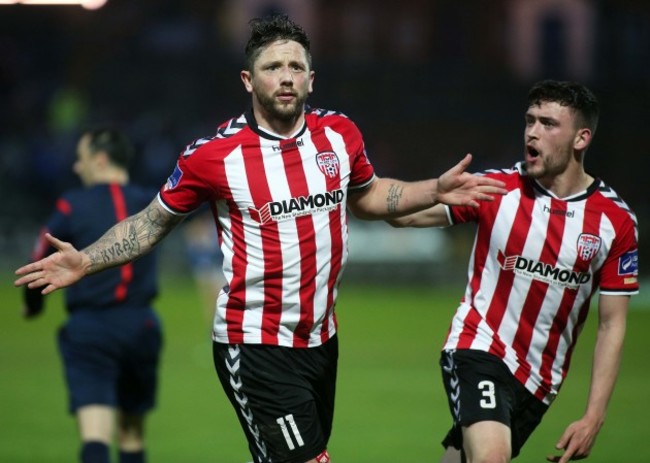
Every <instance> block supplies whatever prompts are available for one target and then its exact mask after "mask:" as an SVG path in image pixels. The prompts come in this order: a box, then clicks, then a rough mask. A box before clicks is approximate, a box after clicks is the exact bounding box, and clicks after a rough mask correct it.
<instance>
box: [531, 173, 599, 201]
mask: <svg viewBox="0 0 650 463" xmlns="http://www.w3.org/2000/svg"><path fill="white" fill-rule="evenodd" d="M593 181H594V178H593V177H592V176H591V175H589V174H588V173H586V172H585V171H584V170H582V171H580V172H579V173H576V174H575V175H572V176H568V175H560V176H556V177H554V178H553V179H551V180H550V181H548V182H545V181H544V179H539V183H540V184H541V185H542V186H544V187H545V188H546V189H547V190H549V191H550V192H552V193H553V194H554V195H555V196H557V197H558V198H568V197H570V196H573V195H575V194H578V193H580V192H582V191H585V190H586V189H587V188H589V185H591V184H592V183H593Z"/></svg>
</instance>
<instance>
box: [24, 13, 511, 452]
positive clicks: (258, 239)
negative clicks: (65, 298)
mask: <svg viewBox="0 0 650 463" xmlns="http://www.w3.org/2000/svg"><path fill="white" fill-rule="evenodd" d="M251 28H252V31H251V36H250V39H249V41H248V43H247V46H246V50H245V55H246V68H245V70H243V71H241V80H242V82H243V85H244V88H245V89H246V91H247V92H248V93H250V95H251V98H252V108H251V109H250V110H248V111H246V112H245V113H244V114H242V115H240V116H237V117H234V118H232V119H230V120H228V121H226V122H225V123H223V124H222V125H221V126H220V127H219V128H218V130H217V133H216V135H214V136H210V137H207V138H203V139H199V140H196V141H195V142H193V143H191V144H190V145H189V146H187V147H186V148H185V150H184V151H183V152H182V153H181V154H180V156H179V160H178V163H177V165H176V168H175V170H174V171H173V173H172V174H171V175H170V177H169V179H168V181H167V183H166V184H165V185H164V186H163V187H162V188H161V189H160V192H159V193H158V195H157V197H156V198H155V199H154V200H153V201H152V202H151V203H150V204H149V205H148V206H147V207H146V208H145V209H144V210H143V211H141V212H139V213H138V214H136V215H134V216H132V217H129V218H127V219H126V220H124V221H123V222H121V223H120V224H118V225H117V226H115V227H113V228H111V229H110V230H109V231H108V232H107V233H106V234H105V235H104V236H103V237H102V238H100V239H99V240H98V241H96V242H95V243H93V244H90V245H88V246H87V247H86V248H85V249H83V250H82V251H81V252H79V251H77V250H76V249H75V248H73V247H72V246H71V245H70V244H68V243H64V242H62V241H60V240H58V239H56V238H54V237H52V236H50V235H47V236H48V239H49V240H50V242H51V243H52V244H53V245H54V246H56V247H57V248H58V249H59V252H58V253H57V254H55V255H53V256H51V257H49V258H48V259H45V260H42V261H39V262H36V263H33V264H31V265H27V266H24V267H22V268H20V269H18V270H17V274H18V275H21V277H20V278H18V279H17V280H16V284H17V285H24V284H27V285H28V287H30V288H36V287H43V286H44V289H43V293H45V294H47V293H50V292H52V291H54V290H55V289H57V288H60V287H63V286H67V285H69V284H71V283H73V282H75V281H77V280H78V279H80V278H82V277H83V276H84V275H87V274H90V273H95V272H97V271H99V270H102V269H105V268H108V267H111V266H114V265H119V264H123V263H125V262H129V261H131V260H133V259H135V258H136V257H139V256H142V255H144V254H145V253H147V252H148V251H149V250H150V249H151V248H152V247H153V246H154V245H155V244H156V243H158V242H159V241H160V240H161V239H162V238H163V237H164V236H165V235H167V234H168V233H169V232H170V231H171V230H172V229H173V228H174V227H175V226H176V225H177V224H178V223H180V222H181V221H182V220H183V217H185V216H186V215H188V214H189V213H191V212H192V211H194V210H195V209H197V208H198V207H199V206H200V205H201V203H203V202H207V203H209V205H210V207H211V209H212V212H213V214H214V217H215V222H216V224H217V231H218V237H219V241H220V245H221V250H222V253H223V259H224V261H223V270H224V275H225V277H226V281H227V285H226V287H224V288H223V289H222V290H221V291H220V293H219V295H218V296H217V303H216V314H215V318H214V329H213V340H214V343H213V354H214V364H215V368H216V371H217V374H218V377H219V379H220V381H221V384H222V386H223V389H224V391H225V393H226V394H227V396H228V397H229V399H230V401H231V402H232V405H233V407H234V409H235V411H236V413H237V415H238V417H239V420H240V423H241V426H242V428H243V431H244V433H245V435H246V438H247V439H248V444H249V449H250V452H251V454H252V456H253V458H254V460H255V462H256V463H266V462H271V461H273V462H274V463H282V462H286V463H305V462H310V463H315V462H317V463H324V462H328V461H330V460H329V456H328V453H327V443H328V439H329V437H330V432H331V427H332V418H333V411H334V395H335V383H336V372H337V359H338V341H337V337H336V332H337V324H336V317H335V314H334V307H335V303H336V296H337V291H338V286H339V283H340V280H341V276H342V271H343V268H344V267H345V264H346V261H347V257H348V248H347V238H348V225H347V215H346V214H347V208H350V209H351V210H352V212H353V213H354V214H355V215H357V216H359V217H362V218H366V219H387V218H390V217H395V216H398V215H399V214H406V213H411V212H415V211H417V210H420V209H424V208H427V207H431V206H433V205H434V204H436V203H438V202H445V203H450V204H457V205H465V206H467V207H469V208H472V207H477V206H478V202H479V201H483V200H488V201H489V200H493V199H494V196H493V195H495V194H501V193H503V191H504V190H503V189H502V188H501V187H502V185H503V184H502V183H501V182H499V181H497V180H493V179H490V178H488V177H484V176H475V175H471V174H469V173H467V172H465V169H466V167H467V166H468V165H469V163H470V161H471V156H469V155H467V156H466V157H465V158H464V159H463V160H462V161H461V162H459V163H458V164H457V165H456V166H454V167H453V168H452V169H450V170H449V171H447V172H445V173H444V174H443V175H441V176H440V178H438V179H431V180H424V181H420V182H410V183H407V182H402V181H398V180H393V179H388V178H378V177H377V176H376V175H375V173H374V170H373V167H372V165H371V164H370V161H369V160H368V157H367V156H366V151H365V148H364V142H363V139H362V136H361V133H360V132H359V130H358V128H357V127H356V125H355V124H354V123H353V122H352V121H351V120H350V119H348V118H347V117H345V116H344V115H342V114H341V113H339V112H336V111H328V110H324V109H312V108H309V107H307V106H306V105H305V101H306V99H307V97H308V95H309V94H310V93H311V92H312V86H313V81H314V71H313V69H312V61H311V54H310V51H309V48H310V47H309V45H310V44H309V39H308V37H307V36H306V34H305V33H304V31H303V29H302V28H301V27H300V26H298V25H297V24H295V23H294V22H293V21H291V20H290V19H289V18H288V17H286V16H284V15H279V16H272V17H268V18H264V19H257V20H253V21H252V22H251Z"/></svg>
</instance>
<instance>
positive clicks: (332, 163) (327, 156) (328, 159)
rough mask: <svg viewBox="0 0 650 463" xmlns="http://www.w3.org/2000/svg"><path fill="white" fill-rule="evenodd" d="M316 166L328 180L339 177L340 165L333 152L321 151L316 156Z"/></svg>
mask: <svg viewBox="0 0 650 463" xmlns="http://www.w3.org/2000/svg"><path fill="white" fill-rule="evenodd" d="M316 164H318V168H319V169H320V171H321V172H322V173H323V174H325V175H327V176H328V177H330V178H336V177H337V176H338V175H339V170H340V167H341V165H340V163H339V158H338V156H337V155H336V153H335V152H334V151H322V152H320V153H318V154H317V155H316Z"/></svg>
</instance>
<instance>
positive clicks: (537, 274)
mask: <svg viewBox="0 0 650 463" xmlns="http://www.w3.org/2000/svg"><path fill="white" fill-rule="evenodd" d="M486 175H489V176H490V177H494V178H496V179H499V180H502V181H504V182H505V183H506V189H507V191H508V192H507V194H506V195H505V196H502V197H498V198H497V200H496V201H494V202H482V203H481V204H480V207H479V208H477V209H474V208H469V207H447V212H448V214H449V219H450V222H451V223H454V224H455V223H462V222H470V221H473V222H477V223H478V227H477V232H476V237H475V241H474V246H473V250H472V255H471V258H470V262H469V269H468V284H467V288H466V290H465V295H464V297H463V300H462V302H461V305H460V307H459V308H458V310H457V311H456V314H455V316H454V318H453V320H452V324H451V328H450V331H449V333H448V336H447V339H446V341H445V344H444V349H477V350H482V351H487V352H490V353H492V354H494V355H496V356H498V357H500V358H502V359H503V361H504V362H505V363H506V365H507V366H508V368H509V369H510V371H512V373H513V374H514V375H515V377H516V378H517V379H518V380H519V381H520V382H521V383H522V384H524V385H525V386H526V388H527V389H528V390H529V391H531V392H532V393H533V394H534V395H535V396H536V397H538V398H539V399H540V400H543V401H544V402H546V403H550V402H551V401H552V400H553V398H554V397H555V395H556V394H557V392H558V390H559V388H560V385H561V383H562V381H563V380H564V378H565V376H566V374H567V371H568V368H569V363H570V361H571V353H572V351H573V347H574V345H575V342H576V339H577V337H578V335H579V333H580V331H581V329H582V327H583V324H584V322H585V320H586V318H587V314H588V311H589V304H590V299H591V296H592V295H593V294H594V293H595V292H596V291H597V290H599V291H600V293H601V294H610V295H633V294H637V293H638V289H639V285H638V280H637V272H638V250H637V242H638V231H637V221H636V216H635V215H634V213H633V212H632V211H631V210H630V208H629V207H628V206H627V205H626V204H625V203H624V202H623V200H622V199H621V198H619V197H618V195H617V194H616V192H614V191H613V190H612V189H611V188H610V187H608V186H607V185H605V184H604V183H603V182H602V181H601V180H598V179H597V180H595V181H594V182H593V184H592V185H591V186H590V187H589V188H588V189H587V190H586V191H584V192H582V193H580V194H577V195H574V196H572V197H569V198H563V199H559V198H557V197H556V196H554V195H553V194H552V193H551V192H549V191H547V190H546V189H544V188H543V187H542V186H541V185H540V184H539V183H538V182H537V181H535V180H534V179H531V178H530V177H528V176H526V174H525V171H524V167H523V164H521V163H519V164H517V165H516V166H515V167H514V168H513V169H511V170H503V171H489V172H486Z"/></svg>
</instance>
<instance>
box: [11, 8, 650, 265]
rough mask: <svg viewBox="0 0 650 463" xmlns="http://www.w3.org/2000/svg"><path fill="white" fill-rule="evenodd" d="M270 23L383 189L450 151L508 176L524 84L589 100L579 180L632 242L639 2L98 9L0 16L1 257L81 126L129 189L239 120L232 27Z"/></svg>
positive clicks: (242, 97) (649, 30)
mask: <svg viewBox="0 0 650 463" xmlns="http://www.w3.org/2000/svg"><path fill="white" fill-rule="evenodd" d="M277 11H283V12H286V13H288V14H289V15H290V16H291V17H292V18H293V19H295V20H296V21H297V22H299V23H300V24H302V25H303V27H304V28H305V29H306V30H307V32H308V33H309V34H310V36H311V37H312V42H313V43H312V52H313V55H314V68H315V70H316V81H315V92H314V94H313V95H312V97H311V99H310V103H311V104H312V105H313V106H317V107H323V108H327V109H336V110H339V111H342V112H344V113H347V114H349V115H350V116H351V117H353V119H354V120H355V121H356V122H357V123H358V124H359V125H360V126H361V128H362V131H363V133H364V134H365V136H366V137H367V139H366V144H367V148H368V152H369V155H370V157H371V158H372V160H373V163H374V165H375V166H376V168H377V169H378V170H379V171H380V174H381V175H390V176H395V177H401V178H404V179H407V180H414V179H418V178H424V177H429V176H432V175H436V174H438V173H440V172H441V171H442V170H445V169H446V168H448V167H449V166H450V165H451V164H452V163H454V162H455V160H456V159H458V158H459V157H460V156H461V155H462V154H464V153H465V152H472V153H473V154H474V155H475V164H474V165H473V168H474V169H476V170H479V169H481V168H484V167H507V166H510V165H511V164H513V163H514V162H515V161H517V160H519V158H520V157H521V155H522V149H523V112H524V109H525V108H524V105H525V101H526V100H525V97H526V94H525V92H526V89H527V88H528V87H529V86H530V84H531V83H532V82H534V81H535V80H538V79H541V78H546V77H549V78H556V79H567V80H580V81H582V82H583V83H586V84H587V85H589V86H591V87H592V88H593V89H594V91H595V92H596V93H597V95H598V96H599V97H600V99H601V104H602V116H601V125H600V129H599V131H598V134H597V135H596V138H595V142H594V144H593V146H592V148H591V149H590V151H589V152H588V153H587V161H586V166H587V168H588V169H589V170H590V171H593V173H595V174H596V175H597V176H603V178H604V179H605V181H606V182H608V183H609V184H610V185H612V186H613V187H614V188H615V189H616V190H617V191H618V192H619V193H620V194H621V195H622V196H623V197H624V199H625V200H627V202H628V203H629V204H630V205H631V206H632V207H633V208H634V209H635V210H636V212H637V214H638V215H639V218H640V224H641V233H642V235H644V234H645V235H647V233H648V231H647V226H646V225H645V222H647V220H644V219H646V218H647V217H648V216H649V215H650V211H649V210H648V205H647V197H648V187H647V186H646V185H647V181H646V179H645V178H643V177H642V175H643V169H641V168H640V167H639V166H640V165H645V162H646V160H645V158H647V156H648V152H647V147H646V143H645V140H644V139H643V136H642V133H643V131H644V129H645V128H646V127H645V123H646V122H649V121H650V103H649V102H650V2H648V1H647V0H401V1H400V2H397V3H393V4H384V3H381V2H380V3H377V2H376V1H374V0H220V1H219V0H139V1H135V2H134V1H130V0H108V2H107V4H106V5H105V6H104V7H103V8H101V9H99V10H84V9H83V8H81V7H72V6H67V7H44V6H27V5H11V6H9V5H0V103H1V104H0V121H1V124H0V179H1V182H0V194H1V195H2V198H3V201H2V202H1V204H2V206H1V207H2V211H1V213H0V232H1V235H0V236H1V238H0V252H3V255H11V253H12V252H17V253H23V250H22V249H21V247H20V246H16V242H17V241H20V236H22V235H23V234H24V233H23V232H24V230H30V229H31V227H33V226H35V224H38V223H40V222H42V220H43V218H44V216H45V214H46V213H47V212H48V211H49V210H51V208H52V205H53V202H54V200H55V199H56V197H57V196H58V194H59V193H60V192H62V191H63V190H64V189H66V188H68V187H70V186H72V185H74V184H75V183H76V182H77V179H76V178H75V177H74V175H73V174H72V171H71V164H72V162H73V159H74V149H75V144H76V140H77V138H78V134H79V132H80V130H81V129H83V128H84V127H86V126H88V125H94V124H106V123H110V124H114V125H116V126H117V127H119V128H121V129H124V130H125V131H126V132H127V133H128V134H129V135H130V136H131V137H132V139H133V140H134V141H135V143H136V146H137V149H138V152H139V157H138V161H137V163H136V164H135V165H134V166H133V169H132V176H133V179H134V180H135V181H137V182H140V183H143V184H145V185H149V186H152V187H157V186H159V185H160V184H162V183H163V182H164V180H165V179H166V177H167V175H168V174H169V173H170V172H171V170H172V168H173V165H174V163H175V159H176V157H177V155H178V153H179V152H180V150H181V149H182V148H183V147H184V145H185V144H187V143H189V142H191V141H192V140H193V139H195V138H198V137H201V136H205V135H209V134H211V133H213V132H214V130H215V127H216V126H217V125H218V124H219V123H221V122H222V121H223V120H225V119H227V118H228V117H231V116H234V115H237V114H239V113H241V112H242V111H243V110H245V109H246V105H247V104H248V101H249V99H248V96H247V95H246V94H245V92H244V90H243V87H242V85H241V83H240V81H239V70H240V69H241V68H242V65H243V47H244V43H243V40H244V37H245V36H246V35H247V32H248V27H247V22H248V20H249V19H250V18H251V17H255V16H262V15H265V14H267V13H270V12H277ZM644 241H645V240H644V239H643V236H642V238H641V242H642V243H643V242H644ZM641 248H642V249H641V254H645V255H647V251H646V252H644V250H643V245H642V247H641ZM23 258H24V255H23ZM642 259H643V258H642Z"/></svg>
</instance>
